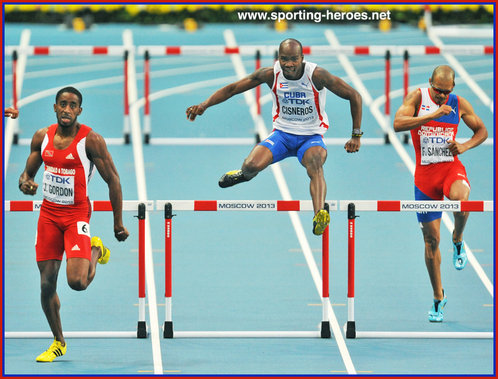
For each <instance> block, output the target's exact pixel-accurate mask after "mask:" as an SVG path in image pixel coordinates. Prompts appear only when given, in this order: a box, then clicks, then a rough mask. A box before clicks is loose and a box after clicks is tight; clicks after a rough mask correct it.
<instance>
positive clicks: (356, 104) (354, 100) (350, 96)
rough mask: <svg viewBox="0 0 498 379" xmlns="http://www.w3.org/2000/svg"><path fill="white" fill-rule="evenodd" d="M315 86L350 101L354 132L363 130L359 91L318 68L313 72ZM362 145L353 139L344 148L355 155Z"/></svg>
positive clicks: (358, 140) (357, 139) (358, 139)
mask: <svg viewBox="0 0 498 379" xmlns="http://www.w3.org/2000/svg"><path fill="white" fill-rule="evenodd" d="M313 84H314V85H315V87H316V88H317V89H318V90H321V89H322V88H323V87H325V88H327V89H328V90H329V91H330V92H332V93H334V94H335V95H337V96H339V97H340V98H342V99H346V100H349V107H350V110H351V118H352V120H353V130H355V129H356V130H360V129H361V117H362V109H361V106H362V98H361V95H360V94H359V92H358V91H356V90H355V89H354V88H353V87H351V86H350V85H349V84H347V83H346V82H345V81H344V80H342V79H341V78H339V77H338V76H335V75H332V74H331V73H330V72H328V71H327V70H325V69H323V68H321V67H317V68H316V69H315V71H314V72H313ZM360 145H361V143H360V138H359V137H352V138H351V139H350V140H349V141H348V142H346V145H345V146H344V148H345V149H346V151H347V152H348V153H355V152H357V151H358V150H359V149H360Z"/></svg>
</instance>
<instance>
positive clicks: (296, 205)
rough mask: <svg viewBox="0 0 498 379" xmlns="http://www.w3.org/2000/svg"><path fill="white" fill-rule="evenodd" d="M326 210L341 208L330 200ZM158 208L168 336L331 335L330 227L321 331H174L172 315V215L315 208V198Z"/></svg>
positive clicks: (325, 236)
mask: <svg viewBox="0 0 498 379" xmlns="http://www.w3.org/2000/svg"><path fill="white" fill-rule="evenodd" d="M325 206H326V209H327V210H329V211H330V209H331V208H333V209H334V210H337V203H336V202H334V203H333V204H332V207H331V206H330V205H329V204H328V203H326V205H325ZM156 207H157V208H156V209H157V210H164V219H165V224H164V230H165V249H164V250H165V295H164V296H165V305H166V307H165V308H166V309H165V321H164V326H163V337H164V338H173V337H177V338H178V337H180V338H189V337H194V338H201V337H209V338H213V337H222V338H230V337H236V338H243V337H251V338H259V337H266V338H282V337H290V338H298V337H305V338H309V337H321V338H330V337H331V332H330V322H329V315H328V305H329V301H330V300H329V271H330V270H329V227H327V228H326V229H325V231H324V232H323V234H322V309H323V311H322V323H321V330H320V331H319V332H318V331H317V332H314V331H304V332H303V331H278V332H274V331H267V332H261V331H260V332H253V331H251V332H241V331H220V332H202V331H201V332H182V331H180V332H176V331H175V332H174V331H173V318H172V293H173V291H172V272H173V269H172V238H173V237H172V235H173V232H172V218H173V212H174V211H200V212H203V211H225V210H230V211H287V212H288V211H310V210H311V211H312V210H313V207H312V204H311V201H301V200H290V201H289V200H256V201H254V200H176V201H168V200H158V201H156Z"/></svg>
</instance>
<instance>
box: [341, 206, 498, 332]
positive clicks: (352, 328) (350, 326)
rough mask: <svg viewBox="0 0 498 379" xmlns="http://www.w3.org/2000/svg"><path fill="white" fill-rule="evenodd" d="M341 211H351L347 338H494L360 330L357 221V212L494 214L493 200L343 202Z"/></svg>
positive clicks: (349, 218) (349, 223) (345, 328)
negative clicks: (356, 311) (356, 266)
mask: <svg viewBox="0 0 498 379" xmlns="http://www.w3.org/2000/svg"><path fill="white" fill-rule="evenodd" d="M339 209H340V210H341V211H347V212H348V229H347V230H348V290H347V297H348V320H347V323H346V325H345V327H344V332H345V335H346V338H486V339H489V338H494V333H493V332H436V333H435V332H391V331H388V332H383V331H360V332H359V331H357V330H356V321H355V314H354V305H355V293H354V291H355V275H354V274H355V269H354V267H355V219H356V217H358V216H356V211H375V212H406V211H408V212H441V211H451V212H493V210H494V202H493V201H404V200H396V201H386V200H341V201H340V205H339Z"/></svg>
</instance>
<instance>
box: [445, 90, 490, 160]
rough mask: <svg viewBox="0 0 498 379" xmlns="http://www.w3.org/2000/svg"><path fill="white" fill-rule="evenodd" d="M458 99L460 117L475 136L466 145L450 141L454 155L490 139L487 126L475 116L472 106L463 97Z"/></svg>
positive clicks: (450, 147)
mask: <svg viewBox="0 0 498 379" xmlns="http://www.w3.org/2000/svg"><path fill="white" fill-rule="evenodd" d="M458 99H459V103H460V115H461V117H462V120H463V122H465V125H467V126H468V127H469V128H470V129H471V130H472V131H473V132H474V134H473V135H472V138H470V139H469V140H468V141H465V142H464V143H458V142H456V141H454V140H450V141H448V142H449V144H450V146H449V149H450V151H451V153H452V154H453V155H458V154H462V153H464V152H465V151H467V150H469V149H472V148H474V147H476V146H479V145H480V144H481V143H483V142H484V141H485V140H486V138H488V130H487V129H486V126H485V125H484V122H483V121H482V120H481V118H480V117H479V116H478V115H476V114H475V112H474V108H473V107H472V105H470V103H469V102H468V101H467V100H466V99H464V98H463V97H461V96H459V97H458Z"/></svg>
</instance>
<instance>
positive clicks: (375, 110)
mask: <svg viewBox="0 0 498 379" xmlns="http://www.w3.org/2000/svg"><path fill="white" fill-rule="evenodd" d="M325 36H326V37H327V40H328V41H329V43H330V44H331V46H333V47H338V46H339V41H338V39H337V38H336V36H335V34H334V33H333V32H332V30H327V31H326V32H325ZM338 58H339V60H340V62H341V64H343V65H344V69H345V70H346V72H347V73H348V75H349V76H350V79H351V80H352V81H353V83H355V85H356V83H358V84H359V85H360V87H359V88H361V92H360V93H361V95H362V96H363V94H364V93H365V95H366V99H367V101H366V103H367V105H368V106H369V108H370V111H371V112H372V114H373V115H374V117H375V119H376V120H377V122H378V123H379V125H380V127H381V128H382V129H383V130H384V132H387V133H388V135H389V140H390V141H391V144H392V145H393V147H394V148H395V149H396V152H397V153H398V155H399V156H400V157H401V159H402V160H403V163H404V164H405V165H406V167H407V168H408V169H409V170H410V172H411V173H412V175H414V174H415V163H414V162H413V160H412V159H411V157H410V156H409V154H408V153H407V151H406V149H405V148H404V147H403V145H402V144H401V142H400V141H399V139H398V136H397V135H396V133H395V132H394V130H393V128H392V127H391V126H390V125H389V124H388V122H387V119H386V117H384V115H382V113H381V111H380V106H381V103H383V102H382V97H379V98H378V99H376V100H375V101H372V97H371V96H370V94H369V93H368V90H367V89H366V88H365V86H364V85H363V83H362V82H361V79H359V76H358V74H357V73H356V70H355V69H354V68H353V65H352V64H351V62H350V61H349V59H348V57H346V56H345V55H344V54H339V55H338ZM383 100H384V102H385V97H384V99H383ZM442 219H443V223H444V224H445V226H446V228H447V229H448V231H449V232H450V234H451V233H453V229H454V224H453V222H452V221H451V219H450V217H449V216H448V214H447V213H446V212H443V216H442ZM465 247H466V249H467V256H468V259H469V262H470V264H471V266H472V268H473V269H474V270H475V272H476V274H477V276H478V277H479V279H480V280H481V282H482V283H483V285H484V287H486V289H487V290H488V292H489V293H490V295H491V296H493V293H494V288H493V284H492V283H491V281H490V280H489V278H488V277H487V275H486V273H485V272H484V270H483V268H482V266H481V265H480V264H479V261H478V260H477V259H476V257H475V256H474V254H473V253H472V250H471V249H470V247H469V245H468V244H467V243H465Z"/></svg>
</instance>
